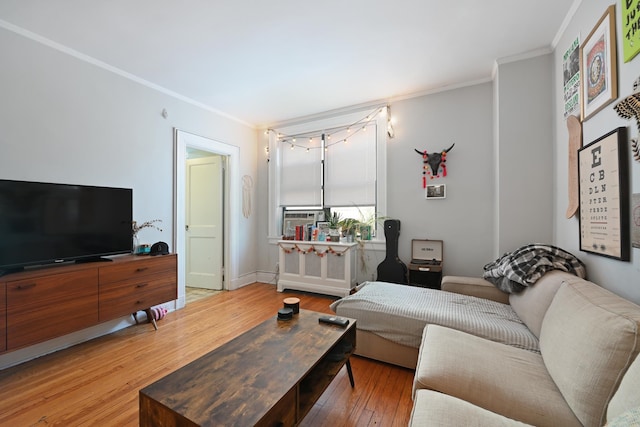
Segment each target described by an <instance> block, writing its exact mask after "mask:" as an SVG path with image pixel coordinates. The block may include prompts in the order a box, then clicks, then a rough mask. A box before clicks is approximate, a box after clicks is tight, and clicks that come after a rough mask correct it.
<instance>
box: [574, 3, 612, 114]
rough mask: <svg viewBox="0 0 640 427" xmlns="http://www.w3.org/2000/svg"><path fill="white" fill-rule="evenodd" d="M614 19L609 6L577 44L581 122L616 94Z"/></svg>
mask: <svg viewBox="0 0 640 427" xmlns="http://www.w3.org/2000/svg"><path fill="white" fill-rule="evenodd" d="M615 18H616V9H615V5H611V6H609V7H608V8H607V11H606V12H605V13H604V15H602V18H600V20H599V21H598V23H597V24H596V26H595V27H594V28H593V30H592V31H591V33H590V34H589V35H588V36H587V38H586V39H585V41H584V43H582V46H580V81H581V85H580V86H581V89H580V90H581V96H580V113H581V117H582V121H585V120H587V119H588V118H589V117H591V116H592V115H594V114H595V113H597V112H598V111H600V110H601V109H602V108H604V107H605V106H606V105H607V104H609V103H610V102H611V101H613V100H614V99H616V98H617V97H618V80H617V74H618V66H617V56H616V22H615Z"/></svg>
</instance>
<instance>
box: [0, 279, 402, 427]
mask: <svg viewBox="0 0 640 427" xmlns="http://www.w3.org/2000/svg"><path fill="white" fill-rule="evenodd" d="M287 296H297V297H299V298H300V299H301V303H300V308H302V309H306V310H314V311H319V312H326V313H331V311H330V310H329V304H330V303H331V301H332V299H331V298H330V297H322V296H318V295H312V294H306V293H297V292H284V293H279V292H276V290H275V286H273V285H267V284H262V283H256V284H253V285H249V286H246V287H243V288H242V289H239V290H236V291H231V292H223V293H222V294H219V295H216V296H214V297H210V298H205V299H202V300H199V301H196V302H194V303H192V304H189V305H187V306H186V307H185V308H184V309H182V310H178V311H175V312H173V313H169V314H168V315H167V317H165V318H164V319H162V320H161V321H159V322H158V327H159V330H158V331H154V330H153V326H152V325H150V324H142V325H137V326H132V327H129V328H126V329H123V330H120V331H117V332H114V333H112V334H109V335H106V336H103V337H100V338H97V339H94V340H91V341H88V342H86V343H82V344H79V345H76V346H74V347H71V348H69V349H65V350H61V351H58V352H56V353H53V354H50V355H47V356H44V357H41V358H39V359H36V360H33V361H30V362H26V363H24V364H22V365H18V366H15V367H12V368H8V369H5V370H4V371H0V425H7V426H9V425H10V426H45V425H59V426H80V425H87V426H136V425H138V390H139V389H141V388H143V387H144V386H146V385H148V384H150V383H152V382H154V381H156V380H158V379H160V378H162V377H164V376H165V375H167V374H168V373H170V372H172V371H174V370H176V369H178V368H180V367H181V366H184V365H185V364H187V363H189V362H191V361H192V360H194V359H196V358H198V357H200V356H202V355H204V354H206V353H208V352H209V351H211V350H212V349H214V348H216V347H218V346H220V345H221V344H223V343H225V342H227V341H229V340H231V339H232V338H234V337H236V336H238V335H240V334H241V333H243V332H244V331H246V330H248V329H250V328H252V327H254V326H256V325H257V324H259V323H261V322H262V321H264V320H266V319H268V318H269V317H272V316H274V315H275V313H276V312H277V310H278V309H279V308H281V307H282V300H283V299H284V298H286V297H287ZM351 364H352V367H353V374H354V377H355V388H353V389H352V388H351V386H350V384H349V379H348V376H347V373H346V370H345V369H344V368H343V369H342V371H341V372H340V373H339V374H338V376H337V377H336V378H335V380H334V381H333V382H332V383H331V385H330V386H329V388H328V389H327V390H326V392H325V393H324V394H323V395H322V396H321V397H320V399H319V400H318V402H317V403H316V405H315V406H314V407H313V409H312V410H311V411H310V412H309V414H308V415H307V417H306V418H305V419H304V420H303V422H302V423H301V425H302V426H307V427H309V426H373V425H375V426H406V425H407V424H408V421H409V416H410V413H411V407H412V401H411V383H412V380H413V371H412V370H409V369H404V368H400V367H397V366H393V365H388V364H384V363H380V362H376V361H373V360H370V359H366V358H361V357H358V356H354V357H352V361H351Z"/></svg>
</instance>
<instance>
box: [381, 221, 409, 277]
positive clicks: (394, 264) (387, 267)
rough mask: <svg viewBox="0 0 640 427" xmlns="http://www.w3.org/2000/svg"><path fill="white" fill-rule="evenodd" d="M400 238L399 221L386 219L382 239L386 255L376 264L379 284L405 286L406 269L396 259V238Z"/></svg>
mask: <svg viewBox="0 0 640 427" xmlns="http://www.w3.org/2000/svg"><path fill="white" fill-rule="evenodd" d="M399 236H400V220H398V219H388V220H386V221H385V222H384V237H385V238H386V241H387V242H386V246H387V253H386V256H385V258H384V261H382V262H381V263H380V264H378V279H377V280H379V281H381V282H390V283H400V284H407V283H408V281H407V273H408V269H407V266H406V265H405V263H404V262H402V260H400V258H399V257H398V237H399Z"/></svg>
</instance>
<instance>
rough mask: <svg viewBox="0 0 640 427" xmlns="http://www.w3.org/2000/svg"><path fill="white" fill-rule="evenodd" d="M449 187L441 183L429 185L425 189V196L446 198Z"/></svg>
mask: <svg viewBox="0 0 640 427" xmlns="http://www.w3.org/2000/svg"><path fill="white" fill-rule="evenodd" d="M446 189H447V187H446V185H445V184H440V185H427V188H426V190H425V198H426V199H427V200H431V199H444V198H446V197H447V191H446Z"/></svg>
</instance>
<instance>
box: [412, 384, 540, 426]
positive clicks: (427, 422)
mask: <svg viewBox="0 0 640 427" xmlns="http://www.w3.org/2000/svg"><path fill="white" fill-rule="evenodd" d="M528 425H529V424H524V423H521V422H519V421H515V420H512V419H510V418H507V417H503V416H502V415H499V414H496V413H494V412H491V411H487V410H486V409H483V408H480V407H478V406H475V405H472V404H471V403H469V402H465V401H464V400H461V399H457V398H455V397H452V396H448V395H446V394H442V393H438V392H437V391H433V390H418V391H417V392H416V397H415V399H414V403H413V410H412V411H411V420H410V421H409V426H410V427H413V426H415V427H423V426H434V427H438V426H443V427H444V426H447V427H449V426H492V427H509V426H528Z"/></svg>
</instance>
